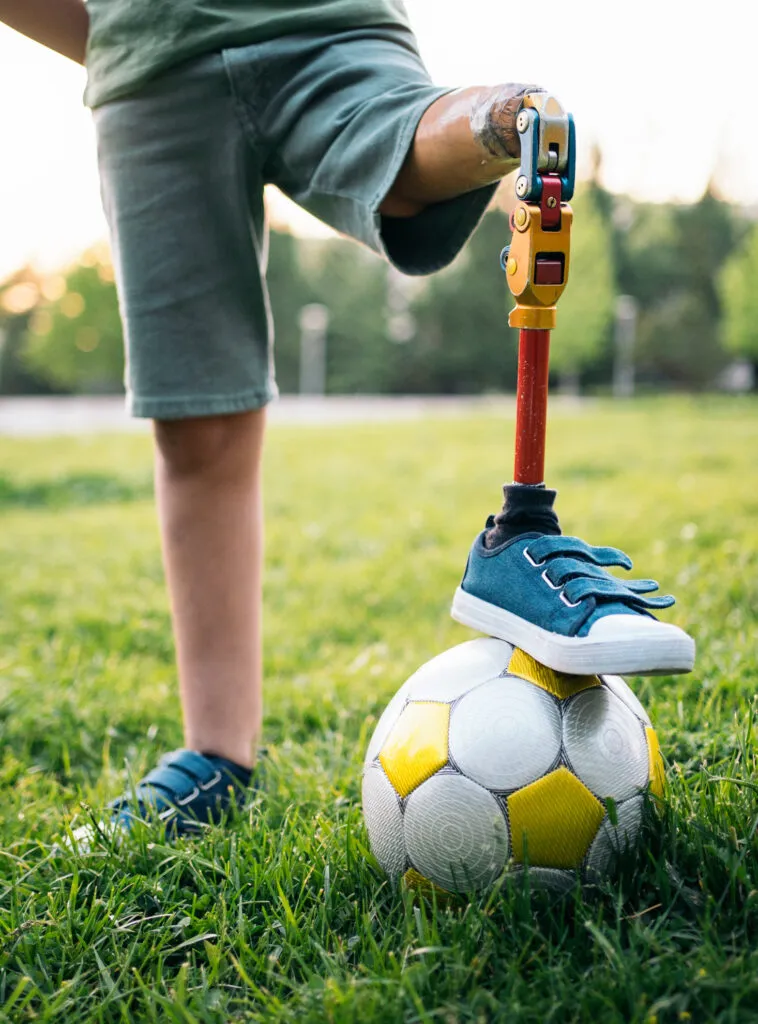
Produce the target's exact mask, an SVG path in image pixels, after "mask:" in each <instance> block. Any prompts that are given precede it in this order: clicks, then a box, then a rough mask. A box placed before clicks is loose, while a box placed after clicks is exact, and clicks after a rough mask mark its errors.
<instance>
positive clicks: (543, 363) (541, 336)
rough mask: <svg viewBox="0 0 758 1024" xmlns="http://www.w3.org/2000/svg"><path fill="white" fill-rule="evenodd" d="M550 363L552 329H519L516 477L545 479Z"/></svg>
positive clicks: (519, 479)
mask: <svg viewBox="0 0 758 1024" xmlns="http://www.w3.org/2000/svg"><path fill="white" fill-rule="evenodd" d="M549 362H550V331H547V330H530V329H529V328H522V329H521V330H520V331H519V351H518V386H517V391H516V455H515V461H514V468H513V480H514V483H517V484H532V485H534V484H541V483H543V482H544V480H545V430H546V426H547V388H548V370H549Z"/></svg>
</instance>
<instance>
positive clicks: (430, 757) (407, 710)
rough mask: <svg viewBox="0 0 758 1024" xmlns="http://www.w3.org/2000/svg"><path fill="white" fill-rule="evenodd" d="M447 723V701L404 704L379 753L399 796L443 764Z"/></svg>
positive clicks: (412, 788)
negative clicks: (442, 702)
mask: <svg viewBox="0 0 758 1024" xmlns="http://www.w3.org/2000/svg"><path fill="white" fill-rule="evenodd" d="M449 726H450V705H449V704H439V703H435V702H432V701H411V702H410V703H409V704H406V705H405V707H404V708H403V710H402V712H401V714H400V717H399V718H398V720H397V722H396V723H395V726H394V728H393V729H392V731H391V732H390V734H389V736H388V737H387V741H386V742H385V744H384V747H383V748H382V752H381V753H380V755H379V761H380V763H381V766H382V768H384V770H385V772H386V773H387V778H388V779H389V780H390V782H391V783H392V785H393V786H394V787H395V790H396V791H397V792H398V793H399V794H400V796H402V797H406V796H408V794H409V793H411V792H413V790H414V789H415V788H416V787H417V786H420V785H421V783H422V782H425V781H426V779H429V778H431V776H432V775H434V773H435V772H436V771H439V769H440V768H442V766H443V765H445V764H446V763H447V734H448V728H449Z"/></svg>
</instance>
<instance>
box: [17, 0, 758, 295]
mask: <svg viewBox="0 0 758 1024" xmlns="http://www.w3.org/2000/svg"><path fill="white" fill-rule="evenodd" d="M750 6H751V5H750V4H748V3H746V2H745V0H722V2H720V3H718V4H715V3H712V2H708V3H706V2H702V0H688V2H681V0H657V2H652V0H637V2H635V3H631V4H626V5H621V4H616V3H611V2H609V0H562V2H561V0H541V2H536V3H530V4H518V3H515V2H513V0H511V2H507V0H465V2H455V3H454V2H452V0H448V2H440V0H407V2H406V7H407V10H408V13H409V15H410V18H411V22H412V24H413V27H414V29H415V31H416V35H417V37H418V40H419V45H420V48H421V53H422V56H423V57H424V59H425V61H426V64H427V67H428V68H429V70H430V72H431V74H432V77H433V78H434V80H435V81H437V82H439V83H440V84H443V85H453V86H456V85H472V84H480V83H483V84H490V83H491V84H495V83H497V82H501V81H532V82H537V83H539V84H541V85H543V86H545V87H547V88H550V89H551V90H552V91H553V92H555V93H556V95H557V96H558V97H559V98H560V100H561V101H562V102H563V104H564V106H565V107H566V109H568V110H570V111H571V112H572V113H573V114H574V117H575V119H576V125H577V137H578V145H579V165H580V172H581V170H582V168H584V169H585V171H586V169H587V167H588V154H589V152H590V149H591V146H592V145H593V144H597V145H599V146H600V148H601V150H602V153H603V180H604V183H605V184H606V186H607V187H608V188H610V189H611V190H613V191H616V192H625V193H629V194H631V195H634V196H635V197H637V198H640V199H646V200H651V201H664V200H670V199H674V200H681V201H691V200H694V199H696V198H697V197H698V196H699V195H700V194H701V193H702V192H703V190H704V188H705V187H706V185H707V183H708V181H709V180H710V179H711V178H713V179H714V180H715V183H716V187H717V189H718V191H719V192H720V194H722V195H723V196H724V197H726V198H730V199H732V200H734V201H736V202H739V203H743V204H746V205H750V206H758V171H757V168H758V133H757V132H756V131H755V130H754V129H753V128H752V127H751V126H750V122H749V119H748V114H749V112H750V110H751V109H753V107H754V106H755V85H754V83H753V78H754V75H755V70H754V69H755V64H756V54H755V46H754V41H753V39H754V32H753V29H752V27H751V24H749V23H748V20H747V19H748V17H750V18H752V16H749V15H748V13H747V12H748V11H749V10H750ZM522 12H523V13H522ZM741 26H742V27H741ZM84 82H85V72H84V71H83V70H82V69H81V68H77V67H76V66H74V65H73V64H71V63H70V62H69V61H67V60H65V59H64V58H62V57H59V56H57V55H56V54H53V53H50V52H48V51H46V50H44V49H43V48H42V47H40V46H38V45H37V44H35V43H32V42H30V41H28V40H25V39H23V38H22V37H21V36H19V35H17V34H16V33H14V32H12V31H11V30H10V29H8V28H5V27H4V26H0V124H1V125H2V139H3V147H2V155H1V156H0V279H2V278H3V277H4V276H6V275H7V274H8V273H10V272H12V271H13V270H14V269H16V268H17V267H19V266H21V265H23V264H24V263H26V262H33V263H35V264H38V265H39V266H41V267H43V268H55V267H60V266H63V265H65V264H66V263H67V262H69V261H71V260H73V259H74V258H75V257H76V255H77V253H79V252H81V250H82V249H84V248H85V247H86V246H87V245H89V244H91V243H92V242H93V241H95V240H99V239H101V238H102V237H104V236H105V234H106V228H105V223H104V220H103V216H102V212H101V209H100V200H99V190H98V182H97V168H96V156H95V138H94V132H93V129H92V124H91V119H90V115H89V112H88V111H87V110H86V109H85V108H84V106H83V105H82V99H81V97H82V92H83V89H84ZM273 213H274V218H275V220H279V221H284V222H285V223H288V224H289V225H290V227H291V228H292V229H293V230H294V231H296V232H297V233H304V234H307V233H313V232H314V231H317V230H318V228H317V227H316V226H315V225H314V222H313V221H312V220H311V219H310V218H308V217H307V216H306V215H304V214H300V215H299V214H298V211H296V210H295V209H294V208H292V207H291V204H288V203H287V201H286V200H284V199H283V198H282V197H279V198H277V197H274V200H273Z"/></svg>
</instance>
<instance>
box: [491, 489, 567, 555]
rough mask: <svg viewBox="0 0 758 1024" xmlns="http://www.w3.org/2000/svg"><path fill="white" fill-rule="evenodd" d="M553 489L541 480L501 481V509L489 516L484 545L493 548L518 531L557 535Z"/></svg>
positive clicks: (558, 532)
mask: <svg viewBox="0 0 758 1024" xmlns="http://www.w3.org/2000/svg"><path fill="white" fill-rule="evenodd" d="M556 494H557V491H551V490H549V489H548V488H547V487H545V486H544V485H542V484H537V485H536V486H535V485H531V484H505V485H504V486H503V497H504V499H505V500H504V502H503V510H502V512H498V514H497V515H496V516H494V517H493V519H492V525H491V527H490V529H489V530H488V531H487V536H486V537H485V540H484V543H485V547H488V548H494V547H497V545H498V544H503V543H504V542H505V541H507V540H513V538H514V537H518V536H520V535H521V534H522V533H545V534H550V535H551V536H554V537H557V536H558V535H559V534H560V532H561V527H560V523H559V522H558V516H557V515H556V514H555V512H554V511H553V502H554V501H555V496H556Z"/></svg>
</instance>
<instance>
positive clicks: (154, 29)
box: [0, 0, 694, 834]
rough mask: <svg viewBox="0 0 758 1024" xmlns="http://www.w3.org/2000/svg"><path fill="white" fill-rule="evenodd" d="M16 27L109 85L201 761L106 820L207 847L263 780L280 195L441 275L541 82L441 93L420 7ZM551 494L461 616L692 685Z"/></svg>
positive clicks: (39, 13)
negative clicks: (266, 539) (268, 483)
mask: <svg viewBox="0 0 758 1024" xmlns="http://www.w3.org/2000/svg"><path fill="white" fill-rule="evenodd" d="M0 19H2V20H4V21H6V22H7V23H8V24H10V25H11V26H12V27H15V28H17V29H18V30H20V31H22V32H24V33H25V34H27V35H29V36H31V37H32V38H35V39H37V40H38V41H40V42H42V43H44V44H45V45H48V46H50V47H52V48H53V49H56V50H58V51H59V52H61V53H63V54H65V55H66V56H68V57H70V58H71V59H73V60H76V61H79V62H80V63H85V62H86V66H87V70H88V84H87V92H86V100H87V102H88V104H89V105H90V106H91V107H92V108H93V116H94V120H95V125H96V129H97V137H98V160H99V166H100V175H101V186H102V195H103V203H104V206H105V211H106V215H107V218H108V222H109V228H110V234H111V242H112V248H113V258H114V265H115V269H116V277H117V284H118V290H119V301H120V306H121V313H122V318H123V323H124V336H125V340H126V350H127V392H128V402H129V405H130V408H131V411H132V412H133V414H135V415H137V416H145V417H149V418H151V419H152V420H153V421H154V435H155V458H156V462H155V482H156V496H157V502H158V514H159V519H160V528H161V535H162V542H163V554H164V563H165V569H166V576H167V581H168V586H169V592H170V597H171V607H172V616H173V625H174V636H175V642H176V651H177V662H178V670H179V683H180V690H181V699H182V707H183V713H184V726H185V742H186V748H185V749H183V750H180V751H176V752H174V753H172V754H169V755H166V757H164V758H163V759H162V760H161V762H160V763H159V765H158V766H157V767H156V768H155V769H154V770H153V771H152V772H150V773H149V774H148V776H147V777H146V778H145V779H144V780H142V782H141V783H140V784H139V785H138V787H137V790H136V792H135V793H129V794H126V795H124V796H123V797H121V798H120V799H119V800H117V801H115V802H114V804H112V805H111V808H110V816H109V821H110V823H111V824H112V825H116V824H118V825H121V826H123V827H128V826H129V823H130V821H131V820H132V819H133V817H134V816H138V817H150V816H157V817H159V818H160V819H162V820H163V821H165V823H166V825H167V827H169V828H170V829H171V830H172V832H173V833H174V834H181V833H186V832H190V831H193V830H196V829H197V828H198V827H199V826H198V822H205V821H212V820H217V819H218V817H219V816H220V815H221V814H222V813H223V811H224V809H225V808H227V807H228V806H229V804H230V802H232V801H234V800H236V799H237V798H238V796H239V794H240V793H241V792H242V790H243V789H244V787H246V786H247V785H248V784H249V783H250V782H251V778H252V772H253V769H254V766H255V761H256V746H257V742H258V738H259V734H260V729H261V688H262V683H261V630H260V621H261V561H262V513H261V499H260V496H261V489H260V486H261V485H260V466H261V449H262V444H263V435H264V424H265V406H266V404H267V403H268V402H269V401H270V400H271V399H272V398H273V397H274V395H275V384H274V381H273V375H272V359H271V325H270V322H269V319H270V318H269V313H268V304H267V296H266V288H265V258H266V257H265V250H266V237H265V222H264V211H263V186H264V184H265V183H268V182H272V183H274V184H276V185H278V186H279V188H281V189H282V191H284V192H285V193H287V194H288V195H290V196H291V197H292V198H294V199H295V201H297V202H298V203H300V204H301V205H302V206H304V207H305V208H306V209H308V210H309V211H310V212H312V213H314V214H315V215H316V216H317V217H320V218H321V219H322V220H324V221H326V222H327V223H329V224H331V225H333V226H334V227H336V228H337V229H338V230H339V231H342V232H343V233H345V234H348V235H351V236H352V237H354V238H356V239H358V240H360V241H362V242H364V243H365V244H367V245H369V246H370V247H372V248H373V249H375V250H377V251H379V252H382V253H384V254H386V256H387V257H388V258H389V259H390V260H392V261H393V262H394V263H395V264H396V265H397V266H398V267H399V268H400V269H401V270H403V271H404V272H406V273H419V274H420V273H429V272H432V271H434V270H437V269H439V268H440V267H442V266H444V265H446V264H447V263H449V262H450V260H451V259H452V258H453V257H454V256H455V255H456V253H457V252H458V251H459V249H460V248H461V246H462V245H463V244H464V242H465V241H466V239H467V238H468V236H469V235H470V233H471V232H472V231H473V229H474V227H475V225H476V223H477V221H478V220H479V218H480V216H481V215H482V213H483V212H484V209H485V207H486V206H487V203H488V201H489V199H490V198H491V196H492V194H493V192H494V189H495V187H496V185H497V183H498V182H499V180H500V179H501V178H502V177H503V176H504V175H506V174H507V173H509V172H510V171H511V170H513V169H514V168H515V167H516V166H517V164H518V158H519V152H520V147H519V139H518V133H517V131H516V127H515V122H516V116H517V113H518V110H519V106H520V101H521V98H522V97H523V95H524V93H525V92H526V91H528V90H529V89H532V90H534V89H536V88H537V87H536V86H527V85H514V84H509V85H502V86H498V87H495V88H490V87H474V88H469V89H462V90H457V91H450V90H447V89H442V88H438V87H436V86H434V85H433V84H432V83H431V81H430V79H429V76H428V74H427V72H426V70H425V68H424V66H423V64H422V63H421V60H420V58H419V56H418V52H417V49H416V44H415V40H414V37H413V34H412V33H411V31H410V28H409V26H408V23H407V20H406V16H405V12H404V9H403V7H402V5H401V4H400V3H399V2H397V0H317V2H313V0H311V2H308V0H278V2H274V0H173V2H172V3H160V4H158V3H155V0H89V3H88V4H87V6H86V7H85V6H84V4H83V2H82V0H0ZM85 53H86V58H85ZM554 497H555V495H554V492H551V491H547V490H545V489H544V488H542V487H536V488H531V487H515V486H511V487H508V488H506V503H505V506H504V509H503V512H501V513H500V515H498V516H497V517H495V518H494V519H491V520H490V521H488V528H487V529H486V530H485V531H483V533H482V534H481V535H480V536H479V537H478V538H477V540H476V541H475V543H474V547H473V548H472V551H471V555H470V557H469V563H468V566H467V569H466V574H465V576H464V580H463V583H462V585H461V588H459V592H458V594H457V595H456V605H455V607H456V617H457V618H459V619H460V620H461V621H464V622H466V623H468V624H470V625H473V626H478V627H484V628H486V630H487V632H489V633H491V634H492V635H498V636H501V637H502V638H503V639H506V640H511V641H513V642H517V643H519V644H520V645H521V646H522V647H524V648H525V649H527V650H528V651H529V652H530V653H532V654H533V655H534V656H535V657H537V658H538V659H539V660H542V661H545V662H546V663H548V664H550V665H551V666H552V667H554V668H557V669H563V670H564V671H572V670H574V671H592V672H603V671H625V672H653V671H662V670H667V671H687V670H688V669H689V668H691V664H692V658H693V654H694V646H693V644H692V641H691V640H690V638H689V637H687V636H686V634H684V633H682V631H681V630H678V629H677V628H676V627H674V626H670V625H666V624H663V623H659V622H657V620H655V619H654V618H652V616H650V615H649V614H648V609H649V608H651V607H656V606H658V607H661V606H663V607H665V606H666V605H667V604H669V603H671V602H672V600H673V599H663V598H659V599H657V602H656V600H655V599H653V600H651V599H647V598H645V597H643V596H642V594H643V593H645V592H647V591H650V590H651V589H655V585H654V584H652V582H651V581H646V583H645V584H636V585H635V584H634V583H633V584H631V585H629V586H624V585H623V584H621V583H620V581H616V580H614V578H613V577H611V576H610V575H609V574H608V573H607V572H606V571H605V569H604V568H603V567H604V566H607V565H613V564H621V565H626V564H627V563H626V561H625V556H623V555H621V553H620V552H615V551H614V550H613V549H598V548H590V547H589V546H588V545H585V544H583V542H581V541H578V540H576V539H575V538H565V537H561V536H560V528H559V526H558V520H557V518H556V516H555V513H554V512H553V510H552V504H553V499H554ZM627 567H628V565H627ZM576 652H580V654H579V656H578V659H577V656H576ZM579 664H581V666H582V667H581V668H576V667H575V666H576V665H579Z"/></svg>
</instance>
